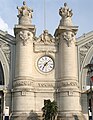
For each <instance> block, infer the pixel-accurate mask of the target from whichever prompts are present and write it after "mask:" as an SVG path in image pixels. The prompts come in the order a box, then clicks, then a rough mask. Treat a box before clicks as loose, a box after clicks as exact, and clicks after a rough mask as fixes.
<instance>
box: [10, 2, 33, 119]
mask: <svg viewBox="0 0 93 120" xmlns="http://www.w3.org/2000/svg"><path fill="white" fill-rule="evenodd" d="M17 9H18V18H19V24H18V25H16V26H15V28H14V33H15V37H16V58H15V79H14V81H13V116H12V117H13V120H21V119H23V120H28V117H29V114H30V112H31V111H34V87H33V86H34V82H33V79H32V69H33V68H32V64H33V37H34V34H35V26H34V25H32V24H31V19H32V10H31V9H30V8H28V7H27V6H26V3H25V1H24V2H23V6H22V7H21V8H19V7H17Z"/></svg>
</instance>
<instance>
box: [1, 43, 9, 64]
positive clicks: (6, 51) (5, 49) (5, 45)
mask: <svg viewBox="0 0 93 120" xmlns="http://www.w3.org/2000/svg"><path fill="white" fill-rule="evenodd" d="M0 48H1V49H2V51H3V52H4V54H5V56H6V59H7V61H8V63H9V64H10V54H11V51H10V45H9V44H8V43H6V42H2V41H0Z"/></svg>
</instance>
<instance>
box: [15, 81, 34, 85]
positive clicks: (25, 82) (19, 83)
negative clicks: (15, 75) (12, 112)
mask: <svg viewBox="0 0 93 120" xmlns="http://www.w3.org/2000/svg"><path fill="white" fill-rule="evenodd" d="M19 86H32V87H33V82H32V81H27V80H25V81H23V80H20V81H14V83H13V87H19Z"/></svg>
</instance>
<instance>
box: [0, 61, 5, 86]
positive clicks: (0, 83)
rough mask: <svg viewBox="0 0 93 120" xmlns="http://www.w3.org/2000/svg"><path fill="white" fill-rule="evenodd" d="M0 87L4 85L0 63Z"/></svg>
mask: <svg viewBox="0 0 93 120" xmlns="http://www.w3.org/2000/svg"><path fill="white" fill-rule="evenodd" d="M0 85H4V72H3V68H2V65H1V62H0Z"/></svg>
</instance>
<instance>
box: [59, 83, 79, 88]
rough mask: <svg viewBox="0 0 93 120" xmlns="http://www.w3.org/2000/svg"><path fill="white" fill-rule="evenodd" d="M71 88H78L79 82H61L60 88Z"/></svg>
mask: <svg viewBox="0 0 93 120" xmlns="http://www.w3.org/2000/svg"><path fill="white" fill-rule="evenodd" d="M69 86H72V87H73V86H77V87H78V83H77V82H61V83H60V87H69Z"/></svg>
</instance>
